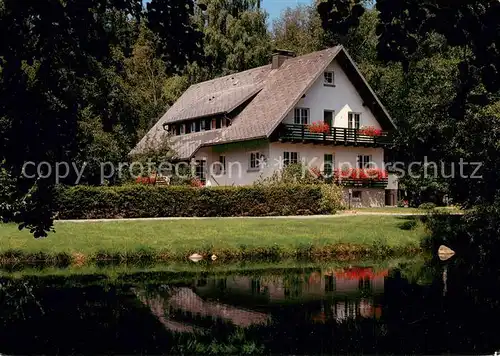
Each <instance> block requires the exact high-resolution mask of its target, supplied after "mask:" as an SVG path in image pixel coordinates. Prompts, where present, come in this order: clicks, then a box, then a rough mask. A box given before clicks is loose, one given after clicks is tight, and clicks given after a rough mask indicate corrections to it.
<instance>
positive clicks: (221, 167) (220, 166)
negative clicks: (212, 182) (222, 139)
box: [215, 156, 226, 174]
mask: <svg viewBox="0 0 500 356" xmlns="http://www.w3.org/2000/svg"><path fill="white" fill-rule="evenodd" d="M216 167H217V169H216V170H215V171H216V174H226V156H219V162H217V164H216Z"/></svg>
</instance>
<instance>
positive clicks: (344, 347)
mask: <svg viewBox="0 0 500 356" xmlns="http://www.w3.org/2000/svg"><path fill="white" fill-rule="evenodd" d="M465 268H466V266H465V265H464V264H461V263H458V262H456V263H454V262H451V263H439V262H436V261H425V260H423V259H418V260H404V259H399V260H392V261H385V262H381V263H379V262H377V263H372V262H369V261H360V262H358V263H352V262H351V263H349V264H340V263H333V264H329V263H322V264H319V265H315V264H301V263H297V264H293V263H292V264H281V263H276V264H267V265H252V264H241V265H231V266H227V267H226V266H223V265H220V266H213V265H208V264H207V265H205V266H199V265H197V266H194V267H193V266H188V268H183V267H179V266H177V267H175V268H172V267H171V266H170V267H168V266H167V267H159V268H158V267H155V268H151V269H126V268H123V269H120V268H114V267H109V268H96V269H94V270H91V271H87V270H85V269H83V270H68V271H60V270H49V271H46V270H40V271H37V270H30V271H27V272H26V271H21V272H12V271H10V272H6V271H4V272H2V277H1V278H0V284H1V287H0V301H1V305H2V307H1V309H0V318H1V322H0V329H1V330H0V353H1V354H10V355H12V354H32V353H37V354H73V353H78V354H89V353H100V354H103V353H106V354H108V353H109V354H137V353H150V354H151V353H152V354H158V353H175V354H180V353H186V354H222V353H230V354H241V353H247V354H257V353H264V354H269V353H272V354H276V353H284V354H306V353H307V354H319V353H383V354H408V353H424V354H438V353H454V354H456V353H463V354H465V353H466V354H470V353H474V354H493V353H494V352H495V350H499V349H500V340H499V338H498V335H499V332H500V327H499V326H498V323H497V321H498V320H500V319H499V317H500V304H499V300H500V296H499V295H498V294H497V293H496V286H487V285H486V286H485V284H484V283H485V281H484V280H482V281H481V282H480V283H479V284H477V283H475V282H474V281H475V280H478V278H479V279H481V278H483V277H484V276H483V277H482V276H479V277H478V276H474V275H472V274H470V273H467V272H464V271H466V269H465ZM468 270H470V268H469V269H468ZM474 278H475V279H474ZM477 286H482V287H480V288H478V287H477ZM483 287H484V288H483Z"/></svg>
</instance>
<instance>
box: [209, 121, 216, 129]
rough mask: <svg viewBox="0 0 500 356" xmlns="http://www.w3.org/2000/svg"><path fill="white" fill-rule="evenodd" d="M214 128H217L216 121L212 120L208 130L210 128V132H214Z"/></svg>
mask: <svg viewBox="0 0 500 356" xmlns="http://www.w3.org/2000/svg"><path fill="white" fill-rule="evenodd" d="M216 126H217V120H216V119H212V124H211V126H210V128H211V129H212V130H215V127H216Z"/></svg>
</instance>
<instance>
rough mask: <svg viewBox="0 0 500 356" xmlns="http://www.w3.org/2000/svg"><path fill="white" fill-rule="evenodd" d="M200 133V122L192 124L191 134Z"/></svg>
mask: <svg viewBox="0 0 500 356" xmlns="http://www.w3.org/2000/svg"><path fill="white" fill-rule="evenodd" d="M198 131H200V123H199V122H198V121H193V122H191V132H198Z"/></svg>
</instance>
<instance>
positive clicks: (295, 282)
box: [195, 268, 388, 321]
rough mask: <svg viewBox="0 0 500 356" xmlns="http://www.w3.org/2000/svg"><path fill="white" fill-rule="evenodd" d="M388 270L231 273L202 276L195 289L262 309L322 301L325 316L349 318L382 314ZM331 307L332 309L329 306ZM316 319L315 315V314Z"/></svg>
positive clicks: (360, 269) (359, 269) (203, 295)
mask: <svg viewBox="0 0 500 356" xmlns="http://www.w3.org/2000/svg"><path fill="white" fill-rule="evenodd" d="M387 273H388V271H387V270H384V271H380V272H376V271H373V269H372V268H350V269H347V270H329V271H319V270H315V271H308V272H305V271H304V272H301V273H297V274H290V275H279V276H277V275H272V276H262V277H257V278H254V277H248V276H230V277H227V278H224V279H217V278H207V279H201V280H198V281H197V283H196V287H195V291H196V293H197V294H198V295H200V296H202V297H204V298H215V299H217V300H221V301H224V302H227V303H230V304H233V305H234V304H237V305H244V306H247V307H248V306H249V305H251V307H253V308H257V309H258V310H262V311H266V310H269V309H272V306H273V305H278V304H280V303H285V302H286V303H287V304H290V303H292V304H293V303H294V302H296V303H312V304H314V303H315V302H316V304H317V302H321V303H320V304H321V307H319V312H320V313H321V314H322V315H324V318H323V317H319V319H318V320H321V319H328V318H331V319H335V320H339V321H340V320H345V319H347V318H352V317H356V316H359V317H364V318H368V317H377V318H378V317H380V315H381V307H380V305H379V302H378V300H379V299H380V298H379V297H380V296H381V295H382V294H383V292H384V278H385V276H387ZM327 309H328V310H327ZM313 319H314V317H313Z"/></svg>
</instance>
